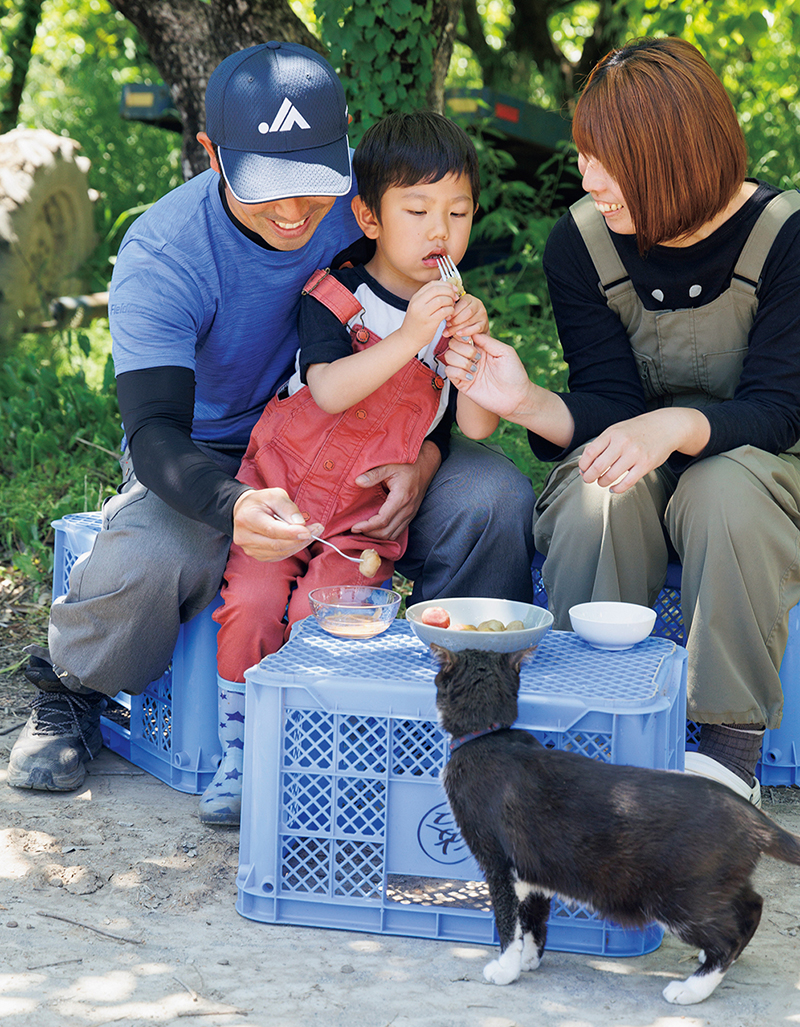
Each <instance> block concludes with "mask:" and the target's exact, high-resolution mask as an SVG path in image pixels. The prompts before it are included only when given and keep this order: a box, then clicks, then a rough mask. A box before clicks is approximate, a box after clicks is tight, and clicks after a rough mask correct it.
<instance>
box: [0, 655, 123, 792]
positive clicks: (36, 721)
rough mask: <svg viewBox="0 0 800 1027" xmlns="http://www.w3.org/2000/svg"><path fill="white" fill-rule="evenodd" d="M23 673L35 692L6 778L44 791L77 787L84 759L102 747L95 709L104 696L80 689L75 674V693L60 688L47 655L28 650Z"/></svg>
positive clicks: (103, 703)
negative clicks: (26, 665) (33, 686)
mask: <svg viewBox="0 0 800 1027" xmlns="http://www.w3.org/2000/svg"><path fill="white" fill-rule="evenodd" d="M32 648H34V647H28V649H27V650H26V652H30V650H31V649H32ZM35 648H36V649H37V651H38V652H41V653H45V652H46V651H45V650H39V649H38V647H35ZM47 656H49V654H47ZM25 677H27V679H28V680H29V681H30V682H31V684H33V685H35V686H36V688H37V690H38V691H37V694H36V695H35V696H34V698H33V700H32V701H31V714H30V717H29V718H28V722H27V724H26V725H25V727H24V728H23V729H22V731H21V733H20V735H19V738H17V740H16V742H15V743H14V747H13V749H12V750H11V756H10V758H9V761H8V774H7V776H6V781H7V782H8V784H9V785H11V787H12V788H33V789H36V790H37V791H47V792H71V791H73V789H75V788H80V786H81V785H82V784H83V780H84V778H85V777H86V766H85V764H86V762H87V760H91V759H94V757H95V756H96V755H97V754H98V753H99V752H100V749H101V748H102V746H103V736H102V734H101V733H100V714H101V713H102V712H103V710H104V709H105V708H106V706H107V705H108V698H107V696H105V695H103V694H102V693H101V692H95V691H92V690H91V689H88V688H83V686H82V685H81V684H80V682H78V681H77V679H75V678H70V680H71V681H74V682H75V684H76V686H77V687H78V688H80V689H82V690H81V692H73V691H72V690H71V689H69V688H66V687H65V686H64V684H63V683H62V680H61V678H60V677H59V676H58V675H57V674H56V671H55V669H54V668H53V666H52V664H51V663H50V662H49V660H48V658H47V657H45V658H41V657H40V656H38V655H34V654H32V655H31V658H30V663H29V665H28V667H27V668H26V669H25ZM64 677H65V678H67V677H70V676H68V675H64Z"/></svg>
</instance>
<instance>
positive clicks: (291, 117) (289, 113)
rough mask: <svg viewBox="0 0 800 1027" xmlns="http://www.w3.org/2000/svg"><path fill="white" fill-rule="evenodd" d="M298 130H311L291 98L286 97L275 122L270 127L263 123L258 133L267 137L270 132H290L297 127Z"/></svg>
mask: <svg viewBox="0 0 800 1027" xmlns="http://www.w3.org/2000/svg"><path fill="white" fill-rule="evenodd" d="M295 125H296V126H297V127H298V128H311V126H310V125H309V123H308V122H307V121H306V119H305V118H304V117H303V115H302V114H301V113H300V111H299V110H298V109H297V108H296V107H295V105H294V104H293V103H292V101H291V100H290V99H289V97H288V96H287V97H284V100H283V103H282V104H281V109H280V110H279V111H278V113H277V114H276V115H275V120H274V121H273V122H272V124H271V125H268V124H267V122H266V121H262V122H261V124H260V125H259V126H258V131H259V132H260V133H261V134H262V135H266V134H267V133H268V132H289V131H291V129H293V128H294V127H295Z"/></svg>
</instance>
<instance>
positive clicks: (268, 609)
mask: <svg viewBox="0 0 800 1027" xmlns="http://www.w3.org/2000/svg"><path fill="white" fill-rule="evenodd" d="M305 291H306V292H307V293H313V295H314V297H315V298H316V299H318V300H319V301H320V302H321V303H323V304H324V305H325V306H326V307H328V308H329V309H330V310H331V311H332V312H333V313H334V314H336V316H337V317H338V318H339V320H340V321H341V322H342V324H347V322H348V321H349V320H350V319H351V318H353V317H354V316H355V315H356V314H357V313H359V311H360V310H361V305H360V303H359V302H358V300H357V299H356V298H355V296H354V295H353V294H352V293H351V292H350V291H349V290H348V289H347V288H345V286H343V285H342V284H341V283H340V282H338V281H337V280H336V279H335V278H333V277H331V276H330V275H329V273H328V272H327V271H316V272H315V273H314V274H313V275H312V276H311V278H310V279H309V280H308V282H307V283H306V287H305ZM350 334H351V338H352V340H353V350H354V351H357V350H360V349H365V348H366V347H367V346H371V345H373V344H374V343H375V342H377V341H378V339H377V336H375V335H374V334H373V333H372V332H370V331H369V330H368V329H367V328H365V327H364V326H363V325H358V324H356V325H354V326H353V327H352V328H351V331H350ZM445 346H446V341H443V342H440V345H439V346H437V353H438V352H440V351H441V350H443V349H444V348H445ZM443 386H444V381H443V379H442V378H441V377H440V376H439V375H438V374H437V373H436V372H435V371H432V370H431V369H430V368H429V367H426V366H425V364H423V363H422V362H421V361H420V360H417V359H416V358H414V359H413V360H410V361H409V362H408V363H407V364H406V365H405V366H404V367H403V368H401V369H400V371H398V372H397V373H396V374H395V375H393V376H392V377H391V378H390V379H389V380H388V381H387V382H385V383H384V384H383V385H381V386H380V387H379V388H378V389H376V390H375V392H373V393H371V395H369V396H367V398H366V399H364V400H363V401H362V402H360V403H357V404H355V405H354V406H352V407H350V408H349V409H348V410H345V411H344V412H343V413H341V414H327V413H325V411H323V410H321V409H320V408H319V407H318V406H317V405H316V403H315V402H314V400H313V399H312V397H311V391H310V390H309V389H308V388H304V389H301V390H300V391H299V392H296V393H295V394H294V395H292V396H287V397H286V398H283V399H281V398H280V396H281V393H280V392H279V393H278V395H276V396H274V397H273V398H272V399H271V400H270V401H269V403H267V406H266V408H265V409H264V413H263V414H262V415H261V417H260V418H259V421H258V423H257V424H256V426H255V427H254V428H253V432H252V435H251V436H250V443H249V445H248V447H247V452H246V453H245V456H244V459H243V460H242V464H241V467H240V468H239V473H238V474H237V478H238V480H239V481H241V482H244V483H246V484H248V485H252V486H253V488H256V489H264V488H275V487H280V488H284V489H286V492H287V493H288V494H289V497H290V498H291V499H292V500H294V502H295V503H296V504H297V506H298V507H299V509H300V510H301V512H302V513H304V514H307V515H308V520H309V522H315V521H316V522H318V523H320V524H323V525H325V537H326V538H328V539H330V540H331V542H333V543H334V544H335V545H337V546H338V547H339V548H340V549H341V550H342V552H344V553H347V554H348V555H353V556H359V557H360V555H361V553H362V551H363V550H364V549H367V548H372V549H375V550H377V552H378V554H379V555H380V556H381V566H380V568H379V570H378V573H377V574H376V575H375V576H374V578H369V579H367V578H364V577H363V576H362V575H361V574H360V573H359V570H358V565H357V564H354V563H351V562H350V561H348V560H343V559H342V558H341V557H340V556H339V554H338V553H336V552H335V551H334V550H333V549H331V548H330V547H329V546H325V545H323V544H322V543H321V542H312V543H311V545H310V546H308V547H307V548H306V549H303V550H301V551H300V552H299V553H296V554H295V555H294V556H291V557H289V558H287V559H285V560H280V561H278V562H275V563H265V562H261V561H259V560H256V559H254V558H253V557H249V556H247V555H246V554H245V553H244V552H243V551H242V550H241V549H240V547H239V546H237V545H236V544H235V543H234V544H232V545H231V550H230V556H229V557H228V565H227V567H226V570H225V584H224V585H223V588H222V596H223V598H224V600H225V602H224V605H223V606H221V607H219V608H218V609H217V610H216V611H215V612H214V614H213V617H214V620H216V621H217V622H218V623H219V625H220V630H219V633H218V636H217V669H218V671H219V674H220V676H221V677H223V678H225V679H226V680H227V681H244V672H245V670H247V668H248V667H252V666H254V665H255V664H257V663H258V662H259V661H260V660H261V659H262V657H264V656H265V655H266V654H268V653H273V652H276V651H277V650H278V649H279V648H280V647H281V645H283V643H284V641H285V640H286V639H287V638H288V637H289V629H290V627H291V625H292V624H293V623H294V622H295V621H297V620H300V619H301V618H303V617H306V616H308V615H309V614H310V613H311V608H310V606H309V602H308V593H309V592H310V591H311V590H312V589H314V588H319V587H320V586H322V585H348V584H353V585H362V584H380V583H381V582H382V581H385V580H386V578H388V577H390V576H391V573H392V570H393V567H394V561H395V560H397V559H399V558H400V556H402V554H403V552H404V551H405V547H406V542H407V538H408V532H407V531H404V532H403V534H402V535H401V536H400V537H399V538H397V539H394V540H393V541H385V540H383V539H373V538H370V537H369V536H366V535H352V534H350V526H351V525H353V524H356V523H357V522H359V521H364V520H367V519H368V518H369V517H372V516H373V515H374V514H375V513H376V512H377V511H378V510H379V509H380V507H381V506H382V505H383V502H384V500H385V498H386V492H385V491H384V489H383V488H382V487H381V486H376V487H374V488H369V489H362V488H359V486H358V485H356V484H355V478H356V477H357V476H358V475H359V474H361V473H362V472H364V471H368V470H369V469H370V468H372V467H378V466H380V465H382V464H395V463H396V464H410V463H414V461H415V460H416V459H417V456H418V454H419V450H420V446H421V445H422V442H423V440H424V439H425V436H426V435H427V434H428V431H429V430H430V427H431V424H432V422H433V419H434V417H435V415H436V413H437V411H438V409H439V400H440V394H441V391H442V388H443ZM293 586H295V587H294V588H293ZM290 593H291V594H290ZM287 600H288V603H289V606H288V611H287V612H288V624H287V623H284V611H286V604H287Z"/></svg>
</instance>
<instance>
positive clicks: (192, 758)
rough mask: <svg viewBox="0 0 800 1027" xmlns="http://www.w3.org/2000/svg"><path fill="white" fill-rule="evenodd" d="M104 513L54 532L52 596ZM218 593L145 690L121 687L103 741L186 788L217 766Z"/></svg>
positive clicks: (203, 782) (73, 519) (204, 782)
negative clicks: (214, 616) (129, 690)
mask: <svg viewBox="0 0 800 1027" xmlns="http://www.w3.org/2000/svg"><path fill="white" fill-rule="evenodd" d="M102 521H103V516H102V514H101V513H99V512H97V513H93V512H90V513H73V514H67V515H66V516H65V517H61V518H59V519H58V520H56V521H53V528H54V529H55V545H54V561H53V599H54V600H55V599H58V598H59V597H60V596H63V595H65V594H66V592H67V589H68V587H69V575H70V572H71V571H72V568H73V567H74V566H75V564H76V563H77V562H78V561H79V560H81V559H86V557H88V555H89V553H90V552H91V550H92V547H93V545H94V542H95V539H96V538H97V535H98V532H99V531H100V528H101V527H102ZM220 602H221V600H220V599H219V597H218V598H217V599H216V600H215V602H214V603H212V604H211V605H210V606H209V607H208V608H207V609H205V610H203V612H202V613H200V614H198V615H197V616H196V617H195V618H194V619H193V620H191V621H189V622H188V623H187V624H183V625H181V629H180V632H179V635H178V642H177V644H176V646H175V651H174V653H173V655H172V660H171V661H170V664H169V666H168V667H167V669H166V671H165V672H164V673H163V674H162V675H161V677H160V678H158V679H157V680H156V681H152V682H151V683H150V684H149V685H148V686H147V688H146V689H145V691H144V692H143V693H142V694H141V695H127V694H126V693H124V692H119V693H118V694H117V695H116V696H115V697H114V699H113V700H112V702H111V703H110V705H109V708H108V709H107V710H106V712H105V715H104V716H103V717H101V720H100V729H101V731H102V735H103V744H104V745H105V746H106V747H107V748H109V749H112V750H113V751H114V752H116V753H118V754H119V755H120V756H123V757H124V758H125V759H127V760H130V762H131V763H134V764H135V765H136V766H137V767H141V768H142V769H143V770H146V771H147V772H148V773H150V774H152V775H153V776H154V777H157V778H158V779H159V780H160V781H163V782H165V784H168V785H170V787H172V788H175V789H176V790H177V791H180V792H189V793H191V794H199V793H200V792H203V791H205V789H206V788H207V787H208V785H209V784H210V783H211V779H212V778H213V776H214V773H215V771H216V769H217V767H218V766H219V762H220V759H221V755H222V753H221V745H220V742H219V736H218V733H217V719H218V718H217V625H216V623H215V622H214V621H213V620H212V619H211V614H212V612H213V610H214V609H215V608H216V607H217V606H218V605H219V603H220Z"/></svg>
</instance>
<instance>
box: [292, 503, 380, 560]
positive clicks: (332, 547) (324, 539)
mask: <svg viewBox="0 0 800 1027" xmlns="http://www.w3.org/2000/svg"><path fill="white" fill-rule="evenodd" d="M272 516H273V517H274V518H275V520H276V521H281V522H282V523H283V524H291V523H292V522H291V521H287V520H286V518H285V517H279V516H278V514H276V513H273V515H272ZM309 534H311V533H310V532H309ZM311 537H312V538H313V539H314V540H315V541H316V542H324V543H325V545H326V546H330V547H331V549H335V550H336V552H337V553H338V554H339V556H343V557H344V558H345V560H350V561H351V562H352V563H361V558H360V557H358V556H348V555H347V553H343V552H342V551H341V549H340V548H339V547H338V546H335V545H334V544H333V542H329V541H328V540H327V539H326V538H322V536H320V535H313V534H312V535H311Z"/></svg>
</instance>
